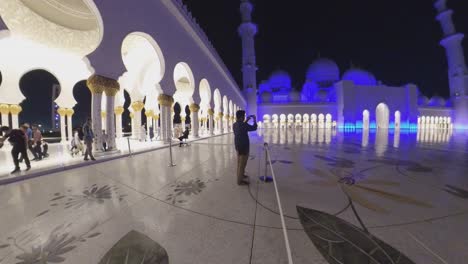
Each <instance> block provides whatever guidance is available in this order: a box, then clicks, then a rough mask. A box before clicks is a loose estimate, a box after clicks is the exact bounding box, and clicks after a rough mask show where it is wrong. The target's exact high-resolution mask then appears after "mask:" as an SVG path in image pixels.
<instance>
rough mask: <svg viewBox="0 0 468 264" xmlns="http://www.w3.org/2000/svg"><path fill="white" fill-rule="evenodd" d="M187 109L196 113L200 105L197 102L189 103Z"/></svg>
mask: <svg viewBox="0 0 468 264" xmlns="http://www.w3.org/2000/svg"><path fill="white" fill-rule="evenodd" d="M189 109H190V112H193V113H197V112H198V111H200V106H199V105H197V104H191V105H190V107H189Z"/></svg>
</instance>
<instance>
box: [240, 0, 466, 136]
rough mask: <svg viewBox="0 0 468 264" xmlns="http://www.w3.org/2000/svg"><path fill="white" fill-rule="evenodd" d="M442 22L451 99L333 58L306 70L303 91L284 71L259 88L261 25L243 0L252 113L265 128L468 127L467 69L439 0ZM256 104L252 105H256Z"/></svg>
mask: <svg viewBox="0 0 468 264" xmlns="http://www.w3.org/2000/svg"><path fill="white" fill-rule="evenodd" d="M434 6H435V8H436V10H437V12H438V16H437V20H438V21H439V22H440V23H441V25H442V29H443V31H444V38H443V40H442V41H441V45H442V46H443V47H444V48H445V49H446V51H447V58H448V66H449V69H448V72H449V89H450V98H448V99H444V98H441V97H438V96H434V97H433V98H431V99H429V98H426V97H424V96H423V95H422V94H421V93H420V91H419V89H418V87H417V86H416V85H414V84H406V85H402V86H388V85H385V84H384V83H383V82H381V81H378V80H377V78H376V77H375V76H374V75H373V74H372V73H371V72H369V71H366V70H364V69H359V68H355V67H351V69H348V70H347V71H345V72H344V73H343V74H341V73H340V68H339V66H338V65H337V64H336V63H335V62H334V61H333V60H330V59H327V58H319V59H317V60H315V61H314V62H313V63H312V64H311V65H310V66H309V68H308V69H307V71H306V75H305V82H304V84H303V86H302V89H300V90H299V89H295V88H293V87H292V85H291V83H292V81H291V78H290V75H289V74H288V73H287V72H285V71H276V72H274V73H272V74H271V75H270V77H269V79H268V80H265V81H262V82H261V83H260V85H259V87H258V90H256V91H255V90H253V89H255V87H254V86H253V85H252V84H254V83H255V80H256V79H255V72H256V71H257V66H256V64H255V48H254V47H255V46H254V45H253V41H254V36H255V34H256V33H257V26H256V25H255V24H253V23H252V20H251V13H252V10H253V6H252V4H251V3H250V2H249V1H247V0H246V1H242V4H241V14H242V18H243V19H242V24H241V27H240V28H239V32H240V34H241V37H242V39H243V41H242V43H243V63H244V66H243V74H244V87H243V88H244V91H245V92H246V97H247V101H248V107H247V110H248V112H249V114H254V113H256V114H257V116H259V120H261V122H262V126H263V127H266V128H268V127H272V128H273V127H274V128H276V127H285V126H289V127H291V126H295V127H297V126H301V127H309V126H315V125H316V126H318V127H321V126H323V127H327V126H330V127H331V126H337V127H342V128H393V127H398V128H400V127H401V128H416V127H418V126H421V127H422V126H427V127H441V128H450V127H452V123H454V125H455V127H456V128H468V70H467V66H466V63H465V57H464V54H463V48H462V44H461V43H462V39H463V34H460V33H457V32H456V30H455V27H454V25H453V21H452V18H451V15H452V12H453V11H452V10H450V9H448V8H447V6H446V0H437V1H436V2H435V5H434ZM252 104H253V105H252Z"/></svg>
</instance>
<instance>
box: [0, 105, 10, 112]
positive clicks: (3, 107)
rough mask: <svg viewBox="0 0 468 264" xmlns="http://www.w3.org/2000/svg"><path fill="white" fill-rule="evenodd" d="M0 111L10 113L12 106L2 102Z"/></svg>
mask: <svg viewBox="0 0 468 264" xmlns="http://www.w3.org/2000/svg"><path fill="white" fill-rule="evenodd" d="M0 113H2V114H4V115H8V114H9V113H10V106H9V105H7V104H0Z"/></svg>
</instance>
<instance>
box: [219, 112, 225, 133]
mask: <svg viewBox="0 0 468 264" xmlns="http://www.w3.org/2000/svg"><path fill="white" fill-rule="evenodd" d="M223 117H224V114H223V113H218V128H219V133H220V134H223V133H224V124H223V123H224V121H223Z"/></svg>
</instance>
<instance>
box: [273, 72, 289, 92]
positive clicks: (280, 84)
mask: <svg viewBox="0 0 468 264" xmlns="http://www.w3.org/2000/svg"><path fill="white" fill-rule="evenodd" d="M268 81H269V84H270V87H271V88H272V89H273V90H277V89H279V90H281V91H290V90H291V86H292V85H291V76H289V73H287V72H285V71H282V70H279V71H275V72H273V73H272V74H271V75H270V78H269V80H268Z"/></svg>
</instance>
